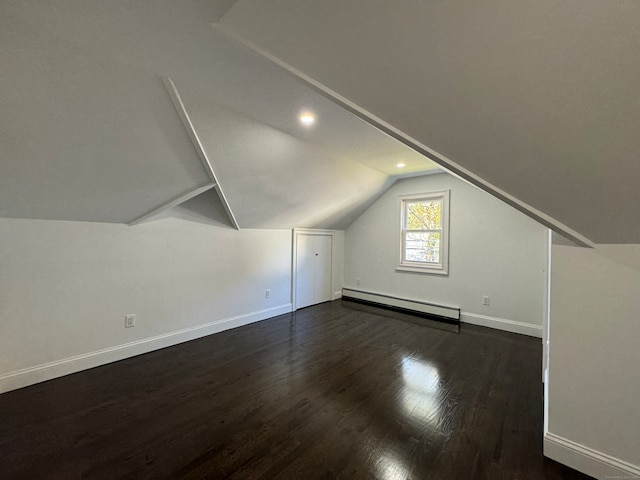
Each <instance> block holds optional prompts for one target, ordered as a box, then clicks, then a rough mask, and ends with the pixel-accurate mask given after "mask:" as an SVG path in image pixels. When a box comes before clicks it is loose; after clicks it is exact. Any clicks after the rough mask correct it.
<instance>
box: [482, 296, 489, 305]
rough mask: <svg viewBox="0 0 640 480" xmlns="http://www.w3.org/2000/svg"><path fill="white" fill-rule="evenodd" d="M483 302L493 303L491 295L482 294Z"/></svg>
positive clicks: (484, 303)
mask: <svg viewBox="0 0 640 480" xmlns="http://www.w3.org/2000/svg"><path fill="white" fill-rule="evenodd" d="M482 304H483V305H490V304H491V297H490V296H489V295H483V296H482Z"/></svg>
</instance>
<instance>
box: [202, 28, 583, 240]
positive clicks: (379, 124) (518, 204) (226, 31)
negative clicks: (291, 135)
mask: <svg viewBox="0 0 640 480" xmlns="http://www.w3.org/2000/svg"><path fill="white" fill-rule="evenodd" d="M211 25H212V27H213V28H214V29H215V30H216V31H218V32H220V33H221V34H223V35H224V36H226V37H227V38H229V39H230V40H233V41H235V42H237V43H239V44H241V45H244V46H245V47H246V48H249V49H250V50H252V51H254V52H255V53H256V54H258V55H260V56H262V57H264V58H265V59H267V60H269V61H270V62H272V63H274V64H276V65H278V66H279V67H281V68H282V69H284V70H285V71H287V72H288V73H289V74H291V75H292V76H294V77H296V78H297V79H298V80H300V81H301V82H303V83H304V84H305V85H307V86H308V87H310V88H312V89H313V90H314V91H316V92H318V93H319V94H321V95H322V96H324V97H325V98H327V99H329V100H331V101H332V102H334V103H335V104H336V105H339V106H340V107H342V108H344V109H345V110H347V111H348V112H350V113H351V114H353V115H355V116H356V117H358V118H360V119H361V120H364V121H365V122H367V123H368V124H369V125H371V126H373V127H375V128H377V129H378V130H380V131H381V132H383V133H386V134H387V135H389V136H390V137H391V138H393V139H395V140H397V141H399V142H401V143H402V144H404V145H406V146H407V147H409V148H412V149H413V150H415V151H416V152H418V153H421V154H422V155H424V156H425V157H427V158H429V159H431V160H433V161H434V162H435V163H437V164H438V165H440V166H442V167H444V168H445V169H446V170H447V171H449V172H450V173H452V174H455V175H457V176H459V177H460V178H462V179H463V180H465V181H467V182H469V183H471V184H473V185H475V186H477V187H478V188H480V189H482V190H484V191H485V192H487V193H489V194H491V195H493V196H494V197H496V198H498V199H499V200H502V201H503V202H505V203H507V204H508V205H510V206H512V207H513V208H515V209H516V210H519V211H520V212H522V213H524V214H525V215H527V216H528V217H531V218H533V219H534V220H535V221H537V222H539V223H541V224H542V225H544V226H546V227H548V228H550V229H551V230H553V231H555V232H557V233H559V234H560V235H562V236H564V237H566V238H569V239H570V240H571V241H573V242H575V243H576V244H578V245H580V246H582V247H589V248H595V244H594V243H593V242H592V241H591V240H589V239H588V238H587V237H585V236H583V235H581V234H580V233H578V232H576V231H575V230H573V229H571V228H569V227H568V226H566V225H565V224H563V223H561V222H559V221H558V220H556V219H555V218H553V217H551V216H549V215H547V214H546V213H544V212H541V211H540V210H538V209H536V208H534V207H532V206H530V205H528V204H526V203H525V202H523V201H521V200H519V199H518V198H516V197H514V196H513V195H510V194H509V193H507V192H505V191H504V190H501V189H499V188H498V187H496V186H494V185H492V184H491V183H489V182H487V181H486V180H484V179H482V178H481V177H479V176H478V175H476V174H475V173H473V172H471V171H470V170H467V169H466V168H464V167H462V166H461V165H458V164H457V163H456V162H454V161H453V160H451V159H449V158H447V157H446V156H444V155H442V154H440V153H438V152H436V151H435V150H433V149H432V148H429V147H427V146H426V145H424V144H422V143H421V142H419V141H418V140H416V139H415V138H413V137H411V136H409V135H407V134H405V133H404V132H402V131H400V130H398V129H397V128H395V127H394V126H393V125H391V124H389V123H387V122H385V121H384V120H382V119H381V118H379V117H377V116H375V115H373V114H372V113H371V112H369V111H367V110H365V109H364V108H362V107H360V106H359V105H357V104H355V103H354V102H352V101H350V100H349V99H347V98H345V97H343V96H342V95H340V94H339V93H337V92H335V91H334V90H331V89H330V88H328V87H326V86H325V85H323V84H322V83H320V82H318V81H317V80H314V79H313V78H311V77H310V76H308V75H306V74H304V73H303V72H301V71H300V70H298V69H296V68H295V67H292V66H291V65H289V64H288V63H286V62H284V61H283V60H281V59H280V58H278V57H276V56H275V55H272V54H271V53H269V52H268V51H266V50H264V49H262V48H260V47H258V46H257V45H255V44H254V43H252V42H250V41H249V40H247V39H246V38H244V37H242V36H241V35H239V34H237V33H236V32H234V31H233V30H231V29H230V28H228V27H227V26H226V25H223V24H221V23H212V24H211Z"/></svg>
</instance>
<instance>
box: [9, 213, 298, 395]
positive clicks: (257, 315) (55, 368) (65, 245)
mask: <svg viewBox="0 0 640 480" xmlns="http://www.w3.org/2000/svg"><path fill="white" fill-rule="evenodd" d="M0 239H1V243H0V392H2V391H6V390H10V389H13V388H18V387H21V386H24V385H27V384H31V383H35V382H37V381H41V380H44V379H48V378H52V377H55V376H59V375H63V374H66V373H70V372H73V371H77V370H80V369H83V368H88V367H92V366H95V365H99V364H103V363H107V362H109V361H113V360H117V359H120V358H124V357H127V356H131V355H135V354H139V353H143V352H146V351H149V350H153V349H155V348H160V347H164V346H167V345H171V344H174V343H177V342H180V341H184V340H188V339H191V338H196V337H199V336H202V335H206V334H210V333H213V332H216V331H220V330H224V329H226V328H231V327H234V326H238V325H241V324H243V323H248V322H251V321H256V320H261V319H264V318H268V317H271V316H275V315H279V314H281V313H285V312H288V311H290V309H291V303H290V286H291V231H290V230H241V231H236V230H233V229H230V228H227V227H224V226H219V225H211V224H206V223H198V222H191V221H185V220H182V219H179V218H171V217H165V218H162V219H160V220H157V221H153V222H150V223H147V224H143V225H138V226H135V227H128V226H124V225H117V224H104V223H84V222H61V221H47V220H17V219H0ZM266 288H270V289H271V298H269V299H266V298H265V289H266ZM131 313H133V314H136V315H137V325H136V326H135V327H134V328H127V329H125V328H124V326H123V325H124V318H123V317H124V315H126V314H131Z"/></svg>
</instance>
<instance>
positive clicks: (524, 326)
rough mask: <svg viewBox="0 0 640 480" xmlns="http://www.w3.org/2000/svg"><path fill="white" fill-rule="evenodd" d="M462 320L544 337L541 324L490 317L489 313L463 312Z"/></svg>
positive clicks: (461, 314) (482, 325)
mask: <svg viewBox="0 0 640 480" xmlns="http://www.w3.org/2000/svg"><path fill="white" fill-rule="evenodd" d="M460 321H461V322H462V323H470V324H472V325H480V326H481V327H489V328H495V329H497V330H504V331H507V332H512V333H520V334H522V335H529V336H530V337H538V338H542V327H541V326H539V325H531V324H529V323H523V322H516V321H515V320H507V319H506V318H497V317H489V316H488V315H480V314H478V313H469V312H461V313H460Z"/></svg>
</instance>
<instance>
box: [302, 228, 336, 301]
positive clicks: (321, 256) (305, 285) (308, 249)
mask: <svg viewBox="0 0 640 480" xmlns="http://www.w3.org/2000/svg"><path fill="white" fill-rule="evenodd" d="M331 243H332V236H331V235H326V234H325V235H323V234H314V233H298V234H297V235H296V308H304V307H308V306H310V305H315V304H317V303H322V302H328V301H329V300H331Z"/></svg>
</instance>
